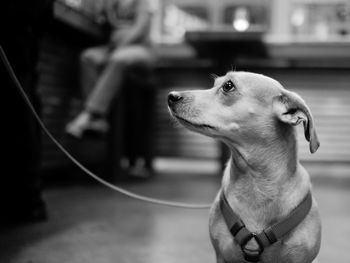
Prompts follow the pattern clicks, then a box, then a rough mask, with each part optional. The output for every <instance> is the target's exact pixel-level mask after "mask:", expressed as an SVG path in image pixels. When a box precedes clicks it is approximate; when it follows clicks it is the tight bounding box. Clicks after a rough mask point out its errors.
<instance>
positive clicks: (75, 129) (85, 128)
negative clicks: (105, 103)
mask: <svg viewBox="0 0 350 263" xmlns="http://www.w3.org/2000/svg"><path fill="white" fill-rule="evenodd" d="M108 129H109V125H108V123H107V121H106V119H105V118H103V117H96V116H93V115H92V114H91V113H89V112H86V111H83V112H81V113H80V114H79V115H78V116H77V117H76V118H75V119H74V120H72V121H71V122H70V123H68V124H67V126H66V129H65V130H66V133H68V134H69V135H71V136H73V137H75V138H78V139H80V138H82V137H83V136H84V135H85V134H87V133H90V134H91V133H94V134H95V133H96V134H101V135H102V134H105V133H106V132H107V131H108Z"/></svg>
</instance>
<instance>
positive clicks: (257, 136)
mask: <svg viewBox="0 0 350 263" xmlns="http://www.w3.org/2000/svg"><path fill="white" fill-rule="evenodd" d="M168 105H169V109H170V111H171V113H172V115H173V116H174V117H175V118H176V119H177V120H178V121H179V122H180V123H181V124H183V125H184V126H185V127H187V128H189V129H190V130H193V131H196V132H199V133H201V134H204V135H207V136H210V137H214V138H219V139H221V140H223V141H225V142H228V143H232V144H237V145H241V144H244V143H257V142H261V141H266V142H267V143H269V141H270V140H274V139H275V138H276V136H283V133H284V132H285V131H286V130H289V129H290V127H291V126H295V125H298V124H300V123H303V124H304V131H305V138H306V139H307V140H308V141H309V144H310V151H311V152H312V153H314V152H315V151H316V150H317V148H318V147H319V141H318V138H317V134H316V130H315V127H314V121H313V117H312V115H311V112H310V110H309V108H308V107H307V105H306V103H305V102H304V100H303V99H302V98H301V97H300V96H299V95H297V94H296V93H294V92H290V91H288V90H286V89H284V88H283V87H282V85H281V84H280V83H279V82H277V81H276V80H274V79H272V78H269V77H266V76H264V75H260V74H255V73H250V72H229V73H227V74H226V75H225V76H222V77H218V78H216V79H215V82H214V86H213V87H212V88H211V89H207V90H191V91H183V92H175V91H173V92H170V93H169V95H168Z"/></svg>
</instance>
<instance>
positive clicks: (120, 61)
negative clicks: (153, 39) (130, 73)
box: [109, 52, 132, 67]
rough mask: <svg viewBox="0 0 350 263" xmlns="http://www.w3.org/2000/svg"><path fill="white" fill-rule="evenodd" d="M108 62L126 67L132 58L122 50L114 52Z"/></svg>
mask: <svg viewBox="0 0 350 263" xmlns="http://www.w3.org/2000/svg"><path fill="white" fill-rule="evenodd" d="M109 64H111V65H114V66H116V67H128V66H130V65H131V64H132V59H131V58H130V56H128V54H124V53H122V52H120V53H115V54H113V55H112V56H111V57H110V58H109Z"/></svg>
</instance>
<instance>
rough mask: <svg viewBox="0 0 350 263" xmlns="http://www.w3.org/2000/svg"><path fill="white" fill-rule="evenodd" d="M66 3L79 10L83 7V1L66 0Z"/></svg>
mask: <svg viewBox="0 0 350 263" xmlns="http://www.w3.org/2000/svg"><path fill="white" fill-rule="evenodd" d="M65 2H66V4H67V5H69V6H71V7H75V8H79V7H81V5H82V0H65Z"/></svg>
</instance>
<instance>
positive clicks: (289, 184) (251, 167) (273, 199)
mask: <svg viewBox="0 0 350 263" xmlns="http://www.w3.org/2000/svg"><path fill="white" fill-rule="evenodd" d="M261 143H262V144H264V142H261ZM230 149H231V159H230V161H229V163H228V166H227V168H226V170H225V174H224V178H223V191H224V192H225V195H226V196H227V198H228V200H229V202H230V204H231V205H232V206H233V208H234V209H235V210H236V212H238V214H240V216H241V217H242V219H243V221H245V220H244V219H245V218H247V219H246V220H248V221H249V222H248V224H249V223H251V227H252V228H256V230H259V229H260V228H261V227H264V226H265V225H266V224H269V223H271V221H274V220H276V217H283V216H285V215H286V214H288V213H289V212H290V210H292V209H293V208H294V207H295V206H297V204H298V203H299V202H300V200H301V199H302V198H303V196H304V194H305V193H306V192H307V191H308V190H309V187H310V183H309V178H308V176H307V174H306V172H305V170H304V169H303V168H302V167H301V165H300V164H299V161H298V159H297V141H296V134H295V131H294V129H290V132H288V133H287V134H284V136H280V137H277V139H275V140H274V141H269V142H268V143H265V145H258V147H257V145H256V144H254V145H253V144H250V145H249V144H247V145H242V146H234V145H230ZM254 230H255V229H252V230H251V231H254Z"/></svg>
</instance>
